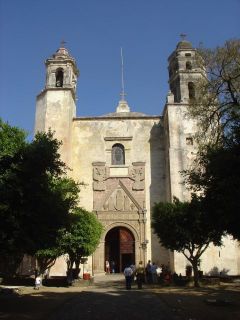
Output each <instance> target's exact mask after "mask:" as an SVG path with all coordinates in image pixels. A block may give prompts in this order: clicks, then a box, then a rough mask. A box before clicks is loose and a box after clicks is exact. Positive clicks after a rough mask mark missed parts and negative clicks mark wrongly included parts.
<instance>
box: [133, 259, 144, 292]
mask: <svg viewBox="0 0 240 320" xmlns="http://www.w3.org/2000/svg"><path fill="white" fill-rule="evenodd" d="M135 274H136V278H137V286H138V289H142V284H143V282H144V267H143V263H142V261H140V262H139V265H138V267H137V269H136V271H135Z"/></svg>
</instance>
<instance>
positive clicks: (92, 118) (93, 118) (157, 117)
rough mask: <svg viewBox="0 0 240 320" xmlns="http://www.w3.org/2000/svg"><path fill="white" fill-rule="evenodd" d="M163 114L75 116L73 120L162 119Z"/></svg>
mask: <svg viewBox="0 0 240 320" xmlns="http://www.w3.org/2000/svg"><path fill="white" fill-rule="evenodd" d="M162 118H163V116H141V117H121V116H119V117H101V116H99V117H94V116H92V117H75V118H73V121H89V120H94V121H102V120H111V121H112V120H115V121H119V120H157V119H158V120H162Z"/></svg>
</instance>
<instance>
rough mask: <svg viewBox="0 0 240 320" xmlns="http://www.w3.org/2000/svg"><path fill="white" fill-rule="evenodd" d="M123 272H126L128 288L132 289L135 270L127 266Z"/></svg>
mask: <svg viewBox="0 0 240 320" xmlns="http://www.w3.org/2000/svg"><path fill="white" fill-rule="evenodd" d="M123 274H124V276H125V280H126V289H127V290H131V286H132V274H133V270H132V269H131V268H130V266H127V267H126V268H125V269H124V271H123Z"/></svg>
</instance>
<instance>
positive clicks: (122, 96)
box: [120, 48, 126, 101]
mask: <svg viewBox="0 0 240 320" xmlns="http://www.w3.org/2000/svg"><path fill="white" fill-rule="evenodd" d="M121 71H122V72H121V76H122V91H121V93H120V97H121V100H122V101H125V96H126V93H125V88H124V76H123V50H122V48H121Z"/></svg>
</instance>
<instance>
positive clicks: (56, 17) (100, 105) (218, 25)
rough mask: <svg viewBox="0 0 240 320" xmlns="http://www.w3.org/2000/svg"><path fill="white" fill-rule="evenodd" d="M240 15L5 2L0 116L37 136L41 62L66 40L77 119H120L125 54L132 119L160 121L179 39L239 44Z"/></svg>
mask: <svg viewBox="0 0 240 320" xmlns="http://www.w3.org/2000/svg"><path fill="white" fill-rule="evenodd" d="M239 12H240V0H228V1H224V0H201V1H199V0H121V1H120V0H68V1H66V0H58V1H57V0H41V1H34V0H0V46H1V50H0V72H1V76H0V116H1V117H2V118H3V119H4V120H5V121H8V122H9V123H10V124H11V125H16V126H19V127H22V128H24V129H25V130H27V131H28V132H29V135H30V137H31V136H32V134H33V128H34V116H35V101H36V95H37V94H38V93H39V92H40V91H41V90H42V89H43V88H44V81H45V66H44V61H45V59H46V58H48V57H50V56H51V55H52V54H53V53H54V52H55V51H56V50H57V49H58V47H59V46H60V42H61V40H62V39H64V40H65V41H66V42H67V44H66V47H67V48H68V49H69V51H70V53H71V55H72V56H74V57H75V59H76V61H77V64H78V68H79V70H80V78H79V79H78V89H77V96H78V101H77V115H78V116H87V115H90V116H92V115H102V114H106V113H108V112H114V111H115V109H116V106H117V104H118V100H119V94H120V91H121V59H120V48H121V47H122V48H123V53H124V64H125V88H126V92H127V100H128V103H129V106H130V108H131V111H138V112H144V113H147V114H154V115H157V114H161V112H162V109H163V106H164V103H165V97H166V94H167V92H168V73H167V58H168V56H169V55H170V53H171V52H172V51H173V50H174V49H175V47H176V44H177V42H178V41H179V40H180V37H179V34H181V33H186V34H187V39H188V40H190V41H191V42H192V44H193V46H194V47H197V46H198V45H199V43H201V42H202V43H203V45H204V46H205V47H215V46H217V45H222V44H223V43H224V41H225V40H228V39H231V38H239V30H240V28H239V27H240V22H239V21H240V20H239Z"/></svg>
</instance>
